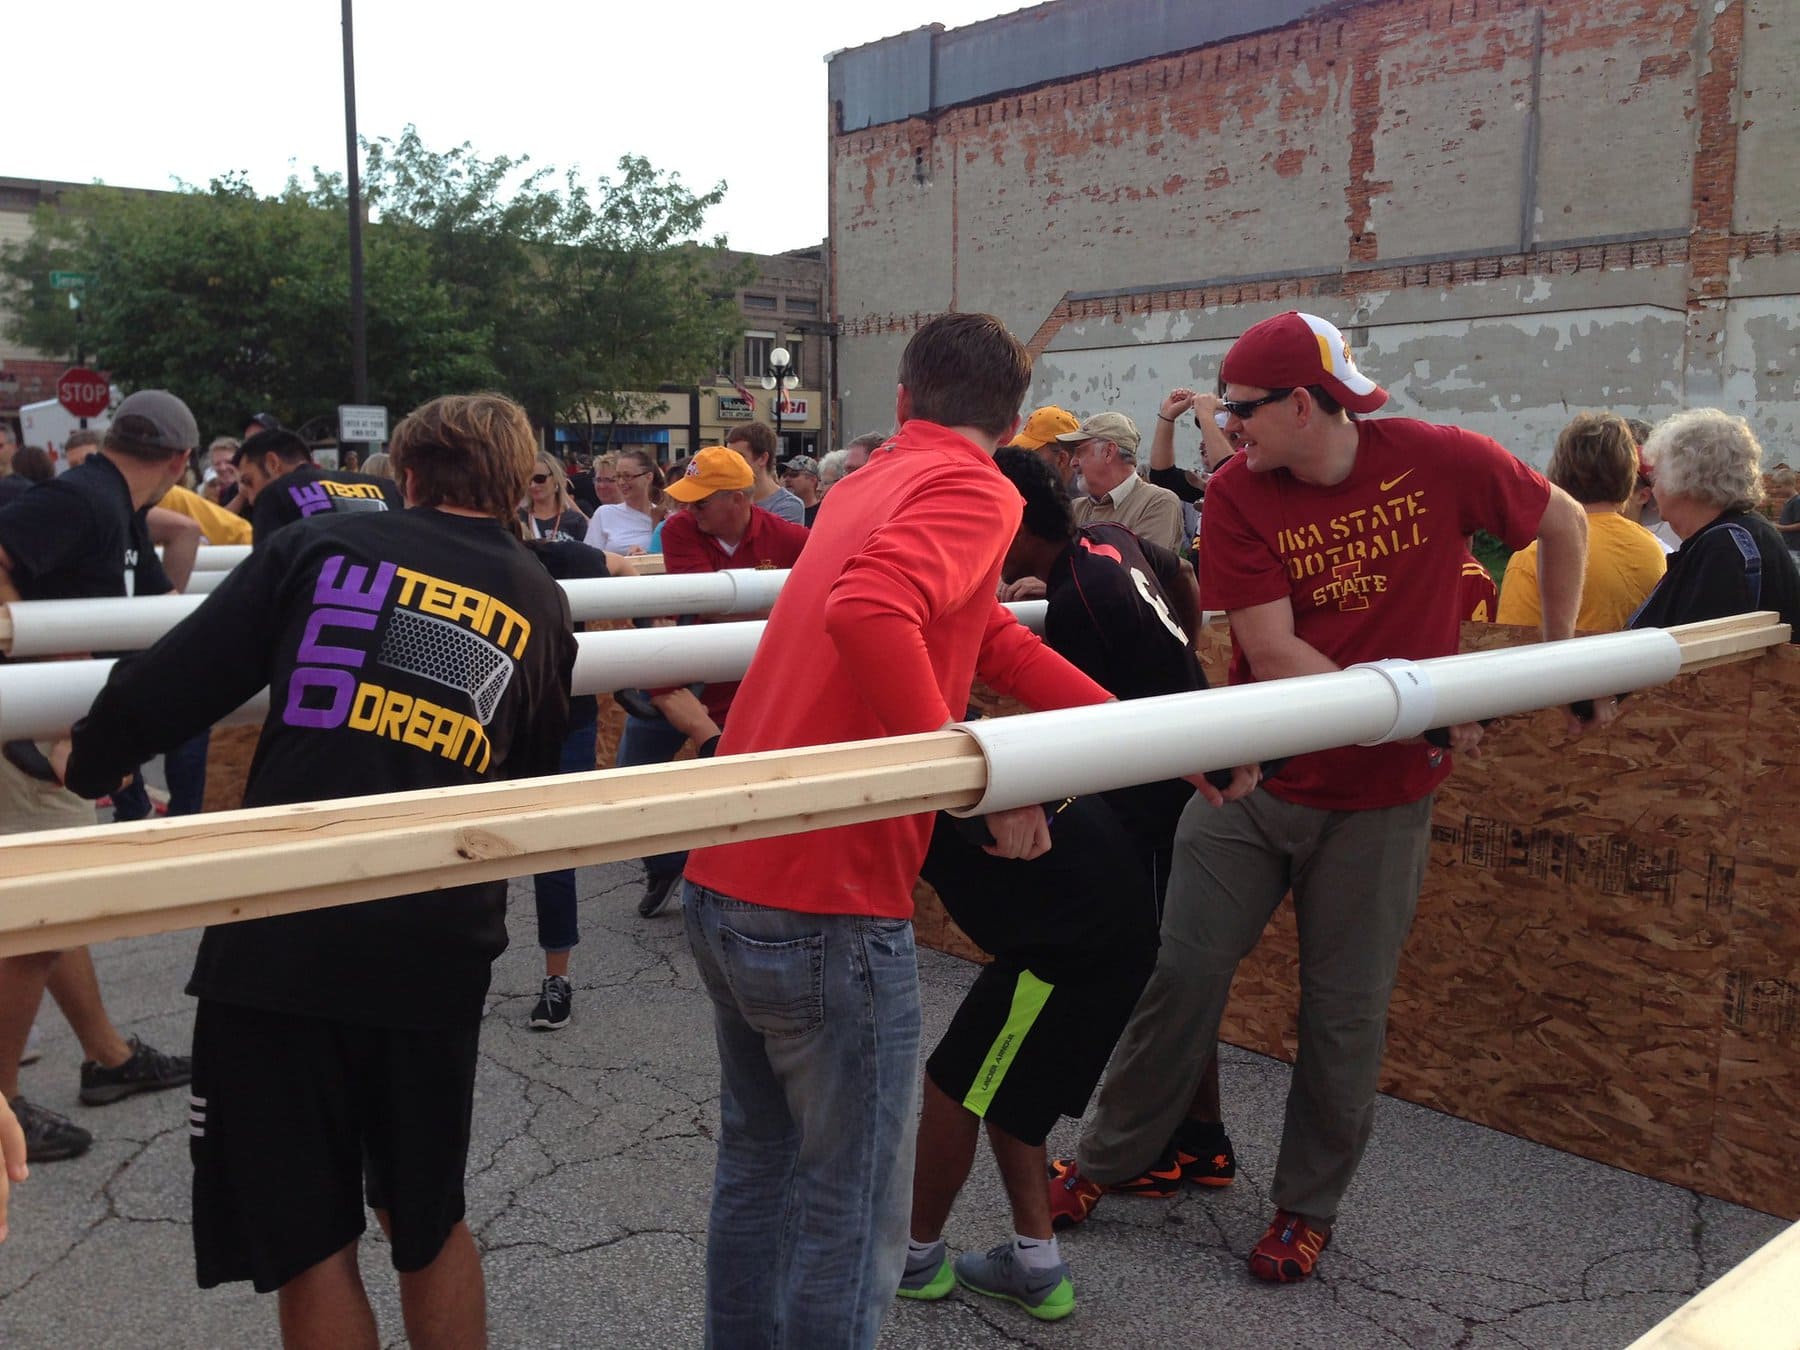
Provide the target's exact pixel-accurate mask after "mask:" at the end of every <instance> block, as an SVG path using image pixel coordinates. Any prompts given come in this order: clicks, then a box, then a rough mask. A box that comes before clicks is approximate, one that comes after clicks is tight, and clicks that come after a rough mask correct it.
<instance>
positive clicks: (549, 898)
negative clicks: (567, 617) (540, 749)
mask: <svg viewBox="0 0 1800 1350" xmlns="http://www.w3.org/2000/svg"><path fill="white" fill-rule="evenodd" d="M594 723H595V718H594V714H593V713H591V712H590V713H589V714H588V715H587V716H586V717H584V718H582V719H581V721H580V722H578V723H577V724H576V725H574V726H571V727H570V728H569V734H568V735H566V736H564V737H563V743H562V758H561V760H559V761H558V763H557V766H556V771H557V772H558V773H587V772H589V771H590V770H591V769H592V768H593V767H594V736H595V734H596V730H597V728H596V727H595V725H594ZM531 885H532V890H533V892H534V895H533V898H534V899H535V900H536V901H537V928H538V946H540V947H542V948H543V949H544V950H545V951H547V952H566V951H568V950H570V949H571V948H572V947H574V946H575V944H576V943H578V942H580V941H581V927H580V925H579V924H578V923H577V922H576V920H575V869H574V868H572V867H565V868H562V869H561V870H560V871H556V872H539V873H538V874H537V875H536V876H534V877H533V878H532V879H531Z"/></svg>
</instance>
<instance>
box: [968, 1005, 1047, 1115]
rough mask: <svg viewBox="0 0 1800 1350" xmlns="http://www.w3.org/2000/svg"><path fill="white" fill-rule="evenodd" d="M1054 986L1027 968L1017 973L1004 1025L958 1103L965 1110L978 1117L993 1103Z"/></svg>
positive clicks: (985, 1112) (985, 1113)
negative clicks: (960, 1101)
mask: <svg viewBox="0 0 1800 1350" xmlns="http://www.w3.org/2000/svg"><path fill="white" fill-rule="evenodd" d="M1055 989H1056V986H1055V985H1051V984H1045V983H1044V981H1042V980H1040V979H1039V978H1038V977H1037V976H1035V975H1033V974H1032V973H1031V972H1030V971H1029V970H1026V971H1021V972H1020V973H1019V982H1018V984H1017V985H1015V986H1014V988H1013V997H1012V1007H1011V1008H1010V1009H1008V1011H1007V1014H1006V1025H1005V1026H1003V1027H1001V1028H1000V1034H999V1035H998V1036H996V1037H995V1038H994V1044H993V1047H992V1048H991V1049H989V1051H988V1052H987V1058H986V1059H985V1060H984V1061H983V1062H982V1065H981V1072H980V1073H978V1074H976V1075H975V1082H974V1083H973V1084H972V1085H971V1086H970V1088H969V1095H968V1096H966V1097H964V1098H963V1101H962V1104H963V1106H964V1107H966V1108H967V1109H968V1110H970V1111H973V1112H974V1113H975V1114H976V1115H978V1116H985V1115H987V1111H988V1107H990V1106H992V1105H993V1103H994V1094H995V1093H996V1092H998V1091H999V1090H1000V1084H1001V1083H1002V1082H1004V1081H1005V1079H1006V1071H1007V1070H1008V1069H1010V1068H1011V1067H1012V1062H1013V1060H1014V1059H1016V1058H1017V1057H1018V1054H1019V1045H1020V1044H1021V1042H1023V1041H1024V1039H1025V1036H1026V1033H1027V1032H1029V1031H1030V1030H1031V1026H1032V1023H1034V1022H1036V1021H1037V1018H1038V1014H1039V1013H1041V1012H1042V1011H1043V1010H1044V1005H1045V1004H1046V1003H1048V1002H1049V1001H1050V995H1051V994H1052V993H1053V992H1054V991H1055Z"/></svg>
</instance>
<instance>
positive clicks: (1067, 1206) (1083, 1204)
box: [1050, 1158, 1106, 1232]
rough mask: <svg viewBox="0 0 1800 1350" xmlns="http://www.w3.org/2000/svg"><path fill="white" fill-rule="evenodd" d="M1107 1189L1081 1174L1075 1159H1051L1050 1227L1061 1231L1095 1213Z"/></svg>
mask: <svg viewBox="0 0 1800 1350" xmlns="http://www.w3.org/2000/svg"><path fill="white" fill-rule="evenodd" d="M1105 1192H1106V1188H1105V1187H1104V1186H1102V1185H1101V1184H1100V1183H1099V1182H1097V1181H1089V1180H1088V1179H1087V1178H1086V1177H1084V1176H1082V1175H1081V1172H1080V1171H1079V1169H1077V1168H1076V1166H1075V1160H1074V1159H1073V1158H1052V1159H1051V1160H1050V1227H1051V1228H1053V1229H1055V1230H1057V1231H1058V1232H1060V1231H1061V1230H1063V1229H1065V1228H1073V1227H1074V1226H1075V1225H1076V1224H1078V1223H1082V1222H1084V1221H1085V1220H1086V1219H1087V1216H1088V1215H1090V1214H1092V1213H1093V1212H1094V1206H1095V1205H1097V1204H1099V1203H1100V1197H1101V1196H1102V1195H1103V1194H1105Z"/></svg>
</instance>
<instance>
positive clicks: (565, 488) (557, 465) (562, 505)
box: [526, 450, 581, 516]
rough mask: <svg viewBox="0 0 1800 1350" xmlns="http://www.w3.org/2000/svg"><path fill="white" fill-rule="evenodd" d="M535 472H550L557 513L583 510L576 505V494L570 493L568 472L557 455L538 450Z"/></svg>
mask: <svg viewBox="0 0 1800 1350" xmlns="http://www.w3.org/2000/svg"><path fill="white" fill-rule="evenodd" d="M535 472H537V473H544V472H548V473H549V475H550V482H551V484H552V485H553V486H554V487H555V488H556V514H557V515H559V516H560V515H562V514H563V513H564V512H565V511H580V510H581V508H580V507H579V506H577V505H575V498H574V495H573V494H572V493H570V491H569V475H568V472H567V471H566V470H565V469H564V468H563V466H562V463H561V462H560V461H559V460H558V459H557V458H556V456H555V455H553V454H551V453H550V452H549V451H547V450H540V451H538V453H537V468H536V470H535ZM526 509H527V510H529V509H530V508H529V507H527V508H526Z"/></svg>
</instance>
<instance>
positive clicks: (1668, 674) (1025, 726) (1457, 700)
mask: <svg viewBox="0 0 1800 1350" xmlns="http://www.w3.org/2000/svg"><path fill="white" fill-rule="evenodd" d="M1402 664H1405V665H1407V666H1408V667H1409V673H1410V677H1411V678H1410V679H1409V681H1408V683H1411V684H1413V685H1414V687H1415V690H1417V689H1419V688H1423V689H1424V690H1426V691H1427V694H1428V696H1429V697H1430V699H1431V700H1432V712H1431V717H1430V722H1429V725H1430V726H1437V727H1444V726H1454V725H1456V724H1458V723H1462V722H1474V721H1479V720H1480V719H1482V718H1488V717H1504V716H1506V715H1508V714H1510V713H1518V712H1528V711H1531V710H1533V709H1537V708H1549V707H1555V706H1557V705H1559V704H1568V703H1573V702H1575V701H1577V700H1579V699H1585V698H1606V697H1608V696H1609V695H1613V694H1620V693H1625V692H1627V691H1629V690H1632V689H1641V688H1645V687H1647V686H1649V685H1653V684H1662V683H1664V682H1666V681H1668V680H1671V679H1673V678H1674V677H1675V676H1676V675H1677V674H1678V673H1679V672H1680V670H1681V647H1680V644H1679V643H1678V642H1677V641H1676V639H1675V638H1674V637H1672V636H1670V635H1669V634H1668V633H1666V632H1664V631H1663V630H1661V629H1644V630H1642V631H1640V632H1635V633H1609V634H1606V635H1603V636H1600V637H1591V638H1575V639H1571V640H1569V641H1567V642H1555V643H1540V644H1533V645H1530V646H1524V647H1510V648H1502V649H1500V650H1496V651H1486V652H1467V653H1464V654H1463V655H1460V656H1443V657H1437V658H1435V659H1433V660H1428V661H1417V662H1411V663H1402ZM1420 697H1423V695H1418V694H1416V693H1415V694H1413V695H1410V696H1408V698H1406V699H1403V697H1402V695H1400V694H1398V693H1397V692H1396V690H1395V685H1394V682H1393V680H1392V679H1391V677H1390V674H1389V673H1386V672H1383V671H1381V670H1377V669H1373V668H1370V667H1367V666H1364V667H1356V668H1353V669H1350V670H1341V671H1336V672H1333V673H1332V674H1329V675H1306V676H1302V677H1300V678H1297V679H1290V680H1271V681H1268V682H1267V683H1263V684H1245V685H1236V686H1233V687H1232V688H1229V689H1211V690H1206V691H1203V692H1200V693H1193V694H1166V695H1164V696H1162V697H1161V698H1143V699H1133V700H1131V701H1129V702H1126V703H1104V704H1097V705H1095V706H1093V707H1088V708H1066V709H1063V710H1061V711H1057V712H1043V713H1026V714H1023V715H1021V716H1018V717H1000V718H990V719H985V720H982V721H977V722H960V723H958V724H957V726H958V727H959V729H961V730H963V731H966V732H967V733H968V734H969V735H970V736H972V737H974V738H975V740H976V742H977V743H978V744H979V745H980V746H981V750H982V754H983V755H984V756H986V758H987V766H988V780H987V782H988V788H987V793H986V795H985V796H983V797H982V799H981V800H980V801H979V802H977V803H976V804H975V805H974V806H972V807H970V808H968V810H967V811H966V812H959V813H958V814H967V815H985V814H987V813H988V812H990V811H1003V810H1008V809H1010V808H1012V807H1017V806H1025V805H1028V804H1030V803H1032V802H1042V801H1048V800H1051V799H1053V798H1057V797H1064V796H1069V795H1072V794H1077V793H1085V792H1106V791H1110V790H1111V789H1113V788H1120V787H1128V786H1130V785H1132V784H1134V783H1150V782H1155V781H1157V780H1159V779H1163V778H1179V777H1183V776H1185V775H1188V774H1195V773H1205V772H1208V771H1210V770H1212V769H1226V768H1230V767H1232V766H1233V765H1237V764H1251V763H1256V762H1259V761H1262V760H1268V759H1281V758H1285V757H1287V756H1290V755H1300V754H1306V753H1309V752H1311V751H1314V750H1329V749H1332V748H1333V747H1335V746H1340V745H1356V744H1369V743H1374V742H1379V741H1381V740H1384V739H1386V738H1388V737H1389V736H1393V737H1395V738H1396V739H1399V738H1402V737H1403V736H1408V735H1417V734H1418V732H1419V731H1423V730H1427V729H1429V728H1428V727H1427V726H1417V727H1416V728H1413V727H1412V725H1411V724H1412V723H1413V722H1415V721H1416V720H1417V717H1416V713H1417V709H1418V707H1419V706H1420V704H1419V702H1418V699H1419V698H1420ZM1409 713H1413V714H1415V716H1413V717H1411V718H1409V717H1408V716H1407V715H1408V714H1409Z"/></svg>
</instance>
